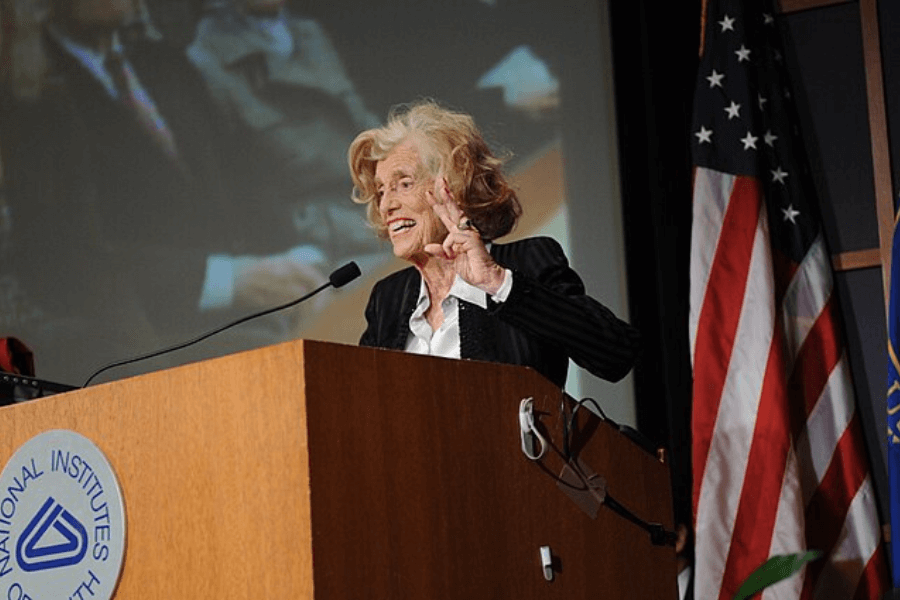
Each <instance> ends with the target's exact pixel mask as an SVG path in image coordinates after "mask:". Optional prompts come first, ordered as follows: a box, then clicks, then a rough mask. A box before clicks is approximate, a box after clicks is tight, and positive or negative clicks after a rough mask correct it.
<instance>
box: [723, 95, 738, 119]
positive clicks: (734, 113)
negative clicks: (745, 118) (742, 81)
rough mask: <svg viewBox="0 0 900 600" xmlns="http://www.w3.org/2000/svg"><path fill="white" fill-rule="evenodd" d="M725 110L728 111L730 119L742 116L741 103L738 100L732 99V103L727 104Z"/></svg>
mask: <svg viewBox="0 0 900 600" xmlns="http://www.w3.org/2000/svg"><path fill="white" fill-rule="evenodd" d="M724 110H725V112H727V113H728V120H729V121H730V120H732V119H736V118H738V117H740V116H741V105H740V104H738V103H737V102H735V101H734V100H732V101H731V104H730V105H728V106H726V107H725V109H724Z"/></svg>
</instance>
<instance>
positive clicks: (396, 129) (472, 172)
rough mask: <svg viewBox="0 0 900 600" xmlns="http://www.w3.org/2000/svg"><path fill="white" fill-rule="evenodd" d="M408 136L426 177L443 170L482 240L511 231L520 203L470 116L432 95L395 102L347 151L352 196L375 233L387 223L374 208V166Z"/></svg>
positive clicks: (384, 233) (380, 234)
mask: <svg viewBox="0 0 900 600" xmlns="http://www.w3.org/2000/svg"><path fill="white" fill-rule="evenodd" d="M405 142H412V143H413V144H414V145H415V147H416V150H417V151H418V153H419V162H420V163H421V167H422V168H423V170H424V172H425V173H426V175H427V176H428V177H431V178H436V177H438V176H439V175H443V176H444V177H445V178H446V179H447V185H448V186H449V188H450V191H451V192H452V193H453V197H454V198H455V199H456V201H457V202H458V204H459V207H460V209H461V210H462V211H463V213H465V215H466V216H467V217H468V218H469V219H471V220H472V222H473V223H474V224H475V227H477V228H478V231H479V232H480V234H481V236H482V238H483V239H485V240H494V239H497V238H499V237H502V236H504V235H506V234H507V233H509V232H510V231H512V229H513V227H515V224H516V222H517V221H518V219H519V217H520V216H521V214H522V206H521V204H519V199H518V197H517V196H516V192H515V190H513V189H512V187H511V186H510V184H509V182H508V181H507V179H506V177H505V176H504V175H503V172H502V170H501V168H502V166H503V160H501V159H500V158H498V157H496V156H494V154H493V153H492V152H491V150H490V148H489V147H488V145H487V142H485V140H484V137H483V136H482V135H481V132H480V131H479V130H478V128H477V127H476V126H475V121H474V120H473V119H472V117H470V116H469V115H467V114H464V113H460V112H454V111H451V110H448V109H446V108H444V107H442V106H440V105H439V104H437V103H436V102H434V101H432V100H421V101H418V102H415V103H413V104H408V105H400V106H397V107H394V108H393V109H392V110H391V113H390V115H388V122H387V124H386V125H384V126H383V127H377V128H374V129H369V130H366V131H363V132H362V133H360V134H359V135H358V136H356V139H355V140H353V143H352V144H350V149H349V151H348V153H347V159H348V162H349V166H350V174H351V176H352V178H353V193H352V195H351V198H352V199H353V201H354V202H356V203H358V204H365V205H366V214H367V217H368V219H369V223H370V224H371V225H372V227H373V229H374V230H375V232H376V234H377V235H378V237H381V238H386V237H387V228H386V227H385V225H384V223H383V222H382V220H381V216H380V214H379V212H378V190H377V186H376V184H375V167H376V166H377V164H378V162H379V161H382V160H384V159H385V158H386V157H387V156H388V154H390V153H391V151H392V150H393V149H394V148H396V147H397V146H399V145H401V144H403V143H405Z"/></svg>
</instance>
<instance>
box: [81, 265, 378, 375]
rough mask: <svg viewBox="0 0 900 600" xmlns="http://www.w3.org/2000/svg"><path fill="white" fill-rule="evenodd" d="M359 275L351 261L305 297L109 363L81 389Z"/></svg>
mask: <svg viewBox="0 0 900 600" xmlns="http://www.w3.org/2000/svg"><path fill="white" fill-rule="evenodd" d="M360 275H361V272H360V270H359V266H358V265H357V264H356V263H355V262H353V261H351V262H348V263H347V264H346V265H344V266H343V267H340V268H338V269H336V270H335V271H333V272H332V273H331V275H329V276H328V282H327V283H323V284H322V285H320V286H319V287H317V288H316V289H314V290H313V291H311V292H309V293H308V294H306V295H305V296H302V297H300V298H297V299H296V300H291V301H290V302H288V303H286V304H282V305H280V306H276V307H274V308H267V309H266V310H263V311H260V312H257V313H253V314H251V315H247V316H246V317H241V318H240V319H238V320H236V321H232V322H231V323H226V324H225V325H222V326H221V327H217V328H216V329H213V330H212V331H207V332H206V333H204V334H203V335H200V336H198V337H196V338H194V339H192V340H188V341H186V342H182V343H180V344H176V345H174V346H170V347H168V348H163V349H162V350H156V351H154V352H150V353H148V354H141V355H140V356H133V357H131V358H126V359H124V360H119V361H116V362H114V363H110V364H108V365H106V366H104V367H101V368H99V369H97V370H96V371H94V372H93V373H92V374H91V376H90V377H88V378H87V380H86V381H85V382H84V385H82V386H81V387H87V386H88V385H89V384H90V383H91V381H93V379H94V378H95V377H97V375H99V374H101V373H104V372H106V371H108V370H110V369H114V368H116V367H122V366H125V365H130V364H131V363H136V362H139V361H142V360H147V359H150V358H154V357H157V356H161V355H163V354H167V353H169V352H175V351H176V350H181V349H183V348H187V347H188V346H192V345H194V344H197V343H199V342H202V341H203V340H205V339H207V338H209V337H212V336H214V335H216V334H217V333H221V332H223V331H225V330H226V329H230V328H231V327H235V326H237V325H240V324H241V323H246V322H247V321H250V320H251V319H256V318H258V317H264V316H266V315H270V314H272V313H274V312H278V311H280V310H284V309H286V308H291V307H292V306H296V305H298V304H300V303H301V302H303V301H305V300H308V299H310V298H312V297H313V296H315V295H316V294H318V293H319V292H321V291H322V290H324V289H325V288H327V287H334V288H335V289H337V288H340V287H344V286H345V285H347V284H348V283H350V282H351V281H353V280H354V279H356V278H357V277H359V276H360Z"/></svg>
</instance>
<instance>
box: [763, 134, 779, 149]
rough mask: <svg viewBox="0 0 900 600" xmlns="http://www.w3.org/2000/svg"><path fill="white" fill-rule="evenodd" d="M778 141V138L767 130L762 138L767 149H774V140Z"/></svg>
mask: <svg viewBox="0 0 900 600" xmlns="http://www.w3.org/2000/svg"><path fill="white" fill-rule="evenodd" d="M777 139H778V136H777V135H775V134H774V133H772V130H771V129H769V130H768V131H766V134H765V135H764V136H763V141H764V142H765V143H766V146H768V147H769V148H774V147H775V140H777Z"/></svg>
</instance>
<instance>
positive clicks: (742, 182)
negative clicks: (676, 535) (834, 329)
mask: <svg viewBox="0 0 900 600" xmlns="http://www.w3.org/2000/svg"><path fill="white" fill-rule="evenodd" d="M705 201H706V199H704V198H699V199H695V202H705ZM761 205H762V196H761V193H760V188H759V183H758V182H757V181H756V180H754V179H749V178H746V177H736V178H735V180H734V187H733V189H732V192H731V200H730V202H729V204H728V208H727V210H726V212H725V216H724V221H723V223H722V230H721V232H720V235H719V239H725V240H728V243H727V244H717V247H716V255H715V257H714V258H713V263H712V265H711V266H710V274H709V279H708V282H707V288H706V295H705V297H704V298H703V307H702V309H701V312H700V319H699V320H698V323H697V335H696V341H695V352H694V386H693V402H694V410H693V417H692V431H693V437H694V444H693V472H694V492H693V496H694V503H693V505H694V507H695V510H696V507H697V505H698V502H699V497H700V484H701V482H702V481H703V473H704V471H705V468H706V459H707V457H708V455H709V447H710V442H711V438H712V432H713V428H714V426H715V422H716V415H717V414H718V412H719V404H720V402H721V399H722V390H723V388H724V386H725V377H726V375H727V373H728V363H729V362H730V360H731V352H732V348H733V345H734V337H735V332H736V331H737V327H738V321H739V320H740V315H741V306H742V304H743V299H744V289H745V286H746V282H747V274H748V273H749V271H750V259H751V254H752V251H753V239H754V237H755V234H756V228H757V225H758V222H759V211H760V207H761Z"/></svg>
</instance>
